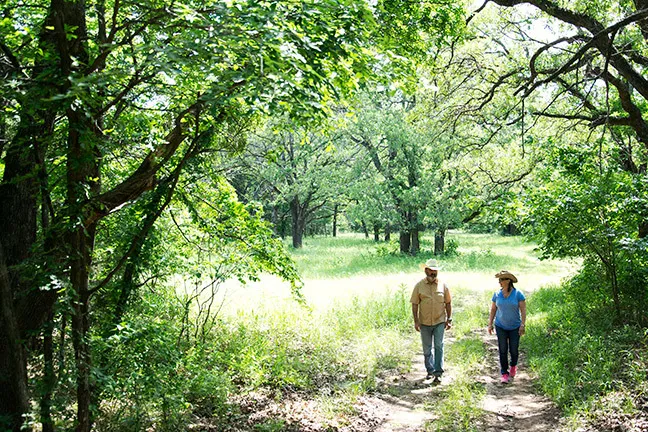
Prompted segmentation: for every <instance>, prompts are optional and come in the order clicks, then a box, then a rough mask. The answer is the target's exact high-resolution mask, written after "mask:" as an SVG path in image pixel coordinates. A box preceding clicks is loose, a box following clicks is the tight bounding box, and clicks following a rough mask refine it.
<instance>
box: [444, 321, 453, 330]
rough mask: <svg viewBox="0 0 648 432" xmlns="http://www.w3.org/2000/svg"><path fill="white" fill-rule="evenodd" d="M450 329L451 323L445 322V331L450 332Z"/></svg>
mask: <svg viewBox="0 0 648 432" xmlns="http://www.w3.org/2000/svg"><path fill="white" fill-rule="evenodd" d="M451 328H452V321H446V322H445V329H446V330H450V329H451Z"/></svg>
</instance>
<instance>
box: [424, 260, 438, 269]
mask: <svg viewBox="0 0 648 432" xmlns="http://www.w3.org/2000/svg"><path fill="white" fill-rule="evenodd" d="M421 268H422V269H426V268H429V269H430V270H441V267H440V266H439V264H438V263H437V260H435V259H429V260H427V261H425V264H421Z"/></svg>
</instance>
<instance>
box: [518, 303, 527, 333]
mask: <svg viewBox="0 0 648 432" xmlns="http://www.w3.org/2000/svg"><path fill="white" fill-rule="evenodd" d="M518 305H519V306H520V316H521V317H522V325H521V326H520V336H522V335H523V334H524V331H525V330H526V300H522V301H520V302H518Z"/></svg>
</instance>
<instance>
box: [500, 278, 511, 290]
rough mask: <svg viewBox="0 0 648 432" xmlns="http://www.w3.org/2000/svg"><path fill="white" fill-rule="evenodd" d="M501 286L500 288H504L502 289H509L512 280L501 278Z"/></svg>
mask: <svg viewBox="0 0 648 432" xmlns="http://www.w3.org/2000/svg"><path fill="white" fill-rule="evenodd" d="M499 284H500V287H502V289H507V288H508V286H509V285H510V284H511V280H510V279H502V278H500V280H499Z"/></svg>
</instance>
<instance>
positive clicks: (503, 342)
mask: <svg viewBox="0 0 648 432" xmlns="http://www.w3.org/2000/svg"><path fill="white" fill-rule="evenodd" d="M495 332H496V333H497V345H499V361H500V373H501V374H502V375H503V374H505V373H509V362H508V354H509V351H510V353H511V366H517V364H518V356H519V349H520V329H519V328H516V329H514V330H504V329H503V328H501V327H498V326H495Z"/></svg>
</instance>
